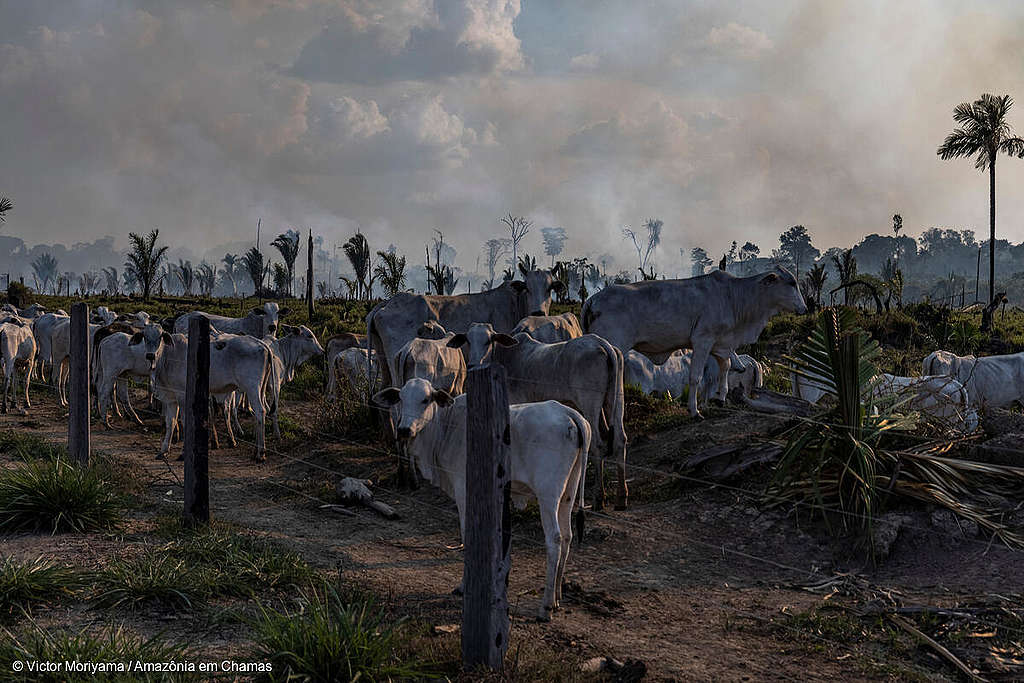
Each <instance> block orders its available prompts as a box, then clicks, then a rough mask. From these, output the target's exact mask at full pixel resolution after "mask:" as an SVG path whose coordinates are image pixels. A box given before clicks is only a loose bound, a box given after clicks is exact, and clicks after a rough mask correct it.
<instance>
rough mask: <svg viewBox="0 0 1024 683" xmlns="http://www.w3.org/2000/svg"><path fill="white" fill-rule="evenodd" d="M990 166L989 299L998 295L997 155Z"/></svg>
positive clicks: (991, 159)
mask: <svg viewBox="0 0 1024 683" xmlns="http://www.w3.org/2000/svg"><path fill="white" fill-rule="evenodd" d="M989 162H990V163H989V167H988V225H989V230H988V300H989V301H992V300H993V299H994V298H995V296H996V157H995V155H994V154H993V155H992V157H991V158H990V159H989Z"/></svg>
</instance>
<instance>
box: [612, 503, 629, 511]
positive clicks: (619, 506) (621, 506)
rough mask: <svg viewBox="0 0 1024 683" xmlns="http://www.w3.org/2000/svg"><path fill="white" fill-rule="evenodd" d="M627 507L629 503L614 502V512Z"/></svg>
mask: <svg viewBox="0 0 1024 683" xmlns="http://www.w3.org/2000/svg"><path fill="white" fill-rule="evenodd" d="M628 509H629V504H628V503H616V504H615V511H616V512H622V511H623V510H628Z"/></svg>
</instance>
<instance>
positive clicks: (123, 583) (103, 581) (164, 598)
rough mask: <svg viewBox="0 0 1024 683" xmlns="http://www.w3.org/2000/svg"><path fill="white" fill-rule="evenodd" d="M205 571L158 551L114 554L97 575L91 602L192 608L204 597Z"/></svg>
mask: <svg viewBox="0 0 1024 683" xmlns="http://www.w3.org/2000/svg"><path fill="white" fill-rule="evenodd" d="M207 571H208V570H207V569H206V568H203V567H190V566H188V565H187V564H185V562H184V561H182V560H181V559H178V558H175V557H170V556H167V555H162V554H160V553H159V552H145V553H143V554H141V555H139V556H136V557H133V558H130V559H121V558H117V559H115V560H114V561H113V562H111V563H110V565H109V566H108V567H107V568H106V569H105V570H104V571H103V572H101V573H100V574H99V575H98V576H97V580H96V595H95V597H94V598H93V602H94V604H95V605H96V606H97V607H104V608H108V609H131V610H134V609H139V608H143V607H159V608H162V609H166V610H172V611H179V610H185V609H191V608H193V607H196V606H198V605H199V604H200V603H201V602H202V601H203V600H204V599H205V598H206V597H207V595H206V591H205V590H204V589H203V587H204V584H205V583H206V581H207V580H206V576H205V575H206V573H207Z"/></svg>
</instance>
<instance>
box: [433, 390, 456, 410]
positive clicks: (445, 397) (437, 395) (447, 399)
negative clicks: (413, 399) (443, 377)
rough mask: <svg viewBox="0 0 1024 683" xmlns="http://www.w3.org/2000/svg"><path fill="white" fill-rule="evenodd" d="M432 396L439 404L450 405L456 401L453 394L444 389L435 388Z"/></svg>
mask: <svg viewBox="0 0 1024 683" xmlns="http://www.w3.org/2000/svg"><path fill="white" fill-rule="evenodd" d="M431 398H433V399H434V400H435V401H436V402H437V404H438V405H442V406H450V405H451V404H452V403H454V402H455V399H454V398H452V395H451V394H449V393H448V392H447V391H445V390H444V389H434V393H433V394H432V395H431Z"/></svg>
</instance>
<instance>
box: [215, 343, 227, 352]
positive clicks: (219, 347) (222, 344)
mask: <svg viewBox="0 0 1024 683" xmlns="http://www.w3.org/2000/svg"><path fill="white" fill-rule="evenodd" d="M227 345H228V343H227V342H223V341H219V342H214V343H213V348H215V349H217V350H218V351H223V350H224V347H225V346H227Z"/></svg>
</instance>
